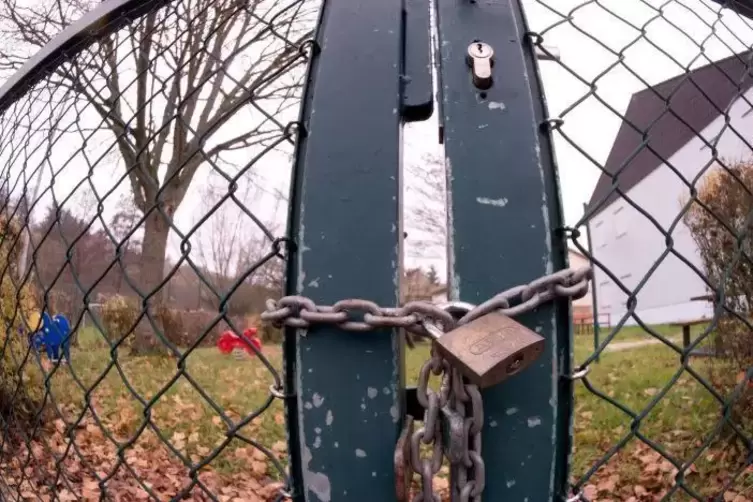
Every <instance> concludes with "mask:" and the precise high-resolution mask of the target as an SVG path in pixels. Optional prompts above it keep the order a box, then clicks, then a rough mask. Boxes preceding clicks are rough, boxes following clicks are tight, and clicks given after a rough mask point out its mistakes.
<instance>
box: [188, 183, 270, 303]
mask: <svg viewBox="0 0 753 502" xmlns="http://www.w3.org/2000/svg"><path fill="white" fill-rule="evenodd" d="M222 195H224V191H223V190H222V189H218V188H216V187H212V186H211V185H209V186H206V187H205V188H204V190H203V197H202V200H203V201H204V209H205V211H206V212H210V211H211V212H212V215H211V216H210V218H209V219H208V220H207V221H206V222H205V223H204V224H203V225H202V226H201V227H200V228H199V230H198V231H197V243H196V247H197V248H198V256H199V260H200V264H201V267H202V269H203V273H202V275H203V278H204V280H205V281H206V282H207V283H208V284H209V285H210V286H211V288H212V289H213V290H214V291H216V292H217V293H219V295H218V294H215V293H214V292H212V291H210V290H209V288H202V295H201V297H202V301H203V302H204V303H206V304H209V305H210V306H211V307H212V308H218V307H219V306H220V302H221V301H222V300H223V297H224V296H225V295H227V294H229V293H231V289H232V288H233V286H234V285H235V284H236V283H240V285H239V286H238V288H237V289H236V290H235V291H234V292H232V297H231V301H230V302H228V305H229V311H230V313H231V314H233V315H237V314H248V313H251V312H253V311H256V310H260V309H261V308H263V302H264V300H265V299H266V297H267V296H269V295H270V294H273V295H274V294H279V293H280V291H281V286H282V279H283V277H282V276H283V261H282V260H281V259H279V258H277V257H273V258H271V259H267V260H266V261H265V258H266V257H267V256H268V255H269V253H270V252H271V250H272V237H271V236H272V235H277V231H278V230H279V229H278V227H279V224H277V223H276V222H275V221H274V220H275V218H274V217H275V215H276V214H277V213H278V209H279V206H280V204H281V203H282V200H281V198H280V197H279V196H277V197H274V202H273V203H271V204H266V207H265V209H266V211H265V212H266V213H268V218H267V219H268V220H269V221H268V222H267V223H266V225H265V228H262V227H260V226H258V225H257V224H256V223H255V222H253V221H252V220H251V219H250V218H248V217H247V216H245V214H244V213H243V211H241V210H240V209H239V207H238V206H237V205H236V203H235V202H234V201H233V200H231V199H228V200H226V201H225V202H224V203H223V204H222V205H221V206H220V207H219V208H217V209H213V208H214V205H215V203H216V202H217V201H218V200H219V199H220V198H221V197H222ZM235 195H236V197H235V198H236V199H237V200H240V201H242V202H244V205H248V204H250V201H252V200H254V199H256V198H258V197H260V196H262V194H261V190H260V189H258V188H257V187H256V186H255V185H254V184H251V183H247V184H246V185H245V187H244V189H243V190H242V191H240V193H238V192H236V194H235ZM273 206H274V207H273ZM250 270H254V272H253V273H252V274H250V275H248V276H247V273H248V271H250Z"/></svg>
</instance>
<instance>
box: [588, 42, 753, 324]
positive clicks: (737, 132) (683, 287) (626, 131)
mask: <svg viewBox="0 0 753 502" xmlns="http://www.w3.org/2000/svg"><path fill="white" fill-rule="evenodd" d="M749 57H750V56H749V55H748V54H743V55H735V56H732V57H730V58H727V59H724V60H721V61H716V62H714V63H712V64H709V65H706V66H703V67H700V68H696V69H694V70H692V71H690V72H689V73H688V74H682V75H679V76H677V77H675V78H672V79H670V80H667V81H665V82H662V83H659V84H657V85H654V86H653V87H651V88H647V89H644V90H642V91H640V92H638V93H636V94H634V95H633V97H632V98H631V100H630V103H629V105H628V108H627V110H626V111H625V114H624V122H623V123H622V126H621V127H620V129H619V131H618V133H617V136H616V138H615V141H614V144H613V145H612V149H611V151H610V153H609V156H608V157H607V161H606V163H605V166H604V170H605V172H604V173H603V174H602V175H601V178H600V179H599V180H598V182H597V184H596V188H595V189H594V192H593V195H592V196H591V201H590V203H589V207H588V209H589V211H591V212H592V213H593V215H592V216H591V218H590V222H589V223H590V231H591V243H592V247H593V249H592V250H591V252H592V253H593V255H594V257H595V258H596V260H598V261H599V262H600V263H601V264H603V266H604V267H605V268H606V269H608V270H609V271H610V272H611V273H612V274H613V276H614V277H609V276H608V275H607V274H605V273H604V272H603V271H601V270H598V269H596V270H595V278H594V284H595V286H596V289H597V301H598V310H599V313H600V314H601V313H602V312H604V313H610V314H611V318H612V322H614V323H616V322H618V321H619V320H620V319H621V318H622V317H623V316H624V314H625V313H626V312H627V300H628V294H627V293H626V292H625V291H624V289H623V287H624V288H626V289H627V290H629V291H633V290H634V288H636V287H637V286H638V285H639V284H640V283H641V281H643V279H644V277H646V274H648V273H649V272H651V276H650V278H649V279H648V281H647V282H646V283H645V284H643V286H642V288H641V289H640V291H639V292H638V293H637V294H636V300H637V303H636V305H635V312H636V313H637V314H638V316H640V318H641V320H642V321H643V322H646V323H649V324H662V323H670V322H680V321H693V320H697V319H701V318H704V317H708V316H710V314H711V306H710V304H709V303H708V302H705V301H698V300H697V298H699V297H702V296H704V295H706V294H707V290H706V285H705V283H704V281H703V280H702V279H701V278H700V277H699V276H698V274H697V273H696V272H695V271H693V269H692V268H691V267H690V266H688V264H687V263H685V262H684V261H683V260H681V259H679V258H678V257H677V256H675V254H674V253H677V254H679V255H681V256H682V257H683V258H684V259H685V260H687V262H688V263H690V264H691V265H692V266H694V267H696V268H697V269H699V270H703V265H702V262H701V258H700V254H699V253H698V248H697V246H696V244H695V242H694V241H693V238H692V236H691V234H690V230H689V229H688V227H687V226H686V225H685V224H684V222H683V221H682V218H681V216H682V205H683V203H684V202H685V201H687V200H688V198H689V197H690V188H689V186H688V183H691V182H693V180H695V179H696V178H697V177H698V176H699V175H702V172H703V170H704V169H707V168H708V167H709V166H712V168H713V165H714V163H715V162H717V161H718V159H724V160H726V161H733V162H734V161H738V160H745V159H750V158H751V157H752V156H753V152H752V151H751V149H750V147H749V146H748V144H749V143H748V142H749V141H750V138H751V137H753V107H752V106H751V103H753V91H752V90H751V87H752V86H753V78H751V76H750V74H749V67H748V64H747V60H748V59H749ZM710 145H711V146H710ZM670 166H671V167H670ZM683 178H684V179H683ZM616 188H619V189H620V191H621V192H622V193H624V194H625V195H626V196H627V197H629V199H630V201H631V202H632V203H629V202H628V201H627V200H626V198H625V197H623V196H621V195H620V194H618V193H617V192H616ZM634 206H636V207H638V208H640V209H641V211H639V210H638V209H636V207H634ZM646 214H648V215H650V218H649V217H647V216H646ZM673 225H674V230H673V231H672V233H671V239H668V238H667V236H666V235H665V232H667V231H669V229H670V228H672V227H673ZM669 242H671V251H672V252H668V246H670V244H668V243H669ZM657 263H658V266H656V268H654V267H655V265H656V264H657ZM618 282H619V284H618ZM627 322H628V323H629V324H634V323H635V320H634V319H632V318H629V319H628V320H627Z"/></svg>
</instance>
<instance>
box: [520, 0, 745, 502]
mask: <svg viewBox="0 0 753 502" xmlns="http://www.w3.org/2000/svg"><path fill="white" fill-rule="evenodd" d="M525 6H526V14H527V17H528V21H529V29H530V32H529V33H528V38H529V40H530V41H531V43H532V44H533V45H534V46H535V48H536V50H537V51H538V52H539V53H540V54H543V55H545V56H546V59H547V60H548V61H547V62H546V63H542V64H541V71H542V73H543V78H544V81H545V83H552V82H556V85H551V86H546V90H547V100H548V104H549V108H550V114H551V115H550V116H551V118H550V119H549V120H548V121H547V122H546V123H545V124H544V126H546V127H548V129H549V130H550V131H551V133H552V136H553V138H554V141H555V146H556V148H557V154H558V164H559V170H560V177H561V179H563V180H564V181H563V185H564V188H563V191H564V192H565V199H566V203H567V198H568V191H569V190H570V191H575V190H577V189H575V188H573V186H572V185H569V183H571V182H569V181H568V180H569V179H572V180H586V179H589V180H593V182H595V188H594V190H593V192H592V194H591V195H590V201H589V202H588V203H587V204H585V206H584V207H585V209H584V212H583V213H582V216H579V217H578V218H569V221H576V220H577V223H575V224H572V225H571V226H570V227H568V228H567V229H565V230H566V233H567V236H568V241H569V243H571V244H572V246H573V247H574V248H575V249H577V251H578V252H579V253H581V254H582V255H584V256H585V259H586V260H587V261H588V262H590V263H592V264H593V265H594V275H595V278H594V288H595V290H596V294H595V295H594V297H593V302H594V303H593V310H592V312H591V316H592V317H593V318H596V319H603V317H600V316H605V315H607V316H609V318H610V319H611V323H610V325H609V326H606V327H604V326H602V333H604V332H605V329H606V333H607V334H606V336H604V337H603V338H601V339H600V340H599V339H597V344H596V348H595V350H591V349H590V348H589V347H588V343H586V344H582V343H579V342H578V339H581V340H582V339H583V338H584V337H583V336H576V337H575V340H576V343H575V358H576V361H575V362H576V363H577V364H578V372H577V375H578V376H579V377H580V379H581V380H582V384H578V385H577V386H576V401H575V406H576V407H575V415H574V423H575V439H574V452H575V453H574V457H573V458H574V463H573V466H572V470H571V482H572V493H571V495H570V496H569V497H570V498H568V500H572V501H574V500H592V501H593V500H607V499H609V500H614V499H619V500H628V499H629V500H699V501H700V500H739V501H743V500H749V499H750V498H751V496H752V495H751V491H750V473H751V462H752V461H753V442H751V438H752V437H753V436H752V433H753V429H751V423H752V422H751V419H753V414H751V408H750V402H751V401H750V398H751V386H750V379H751V376H753V359H751V357H750V355H751V352H750V348H749V347H750V340H751V338H750V337H751V333H753V326H752V325H751V323H750V315H749V307H748V306H749V300H750V298H751V297H750V296H749V292H750V289H749V288H750V286H749V284H750V282H749V278H748V271H749V270H750V264H751V257H750V222H751V215H753V210H752V209H753V207H751V204H750V200H751V199H750V197H751V194H753V192H751V189H753V184H751V181H753V178H751V177H750V174H749V173H750V172H751V170H750V168H751V160H750V159H751V155H752V154H753V145H751V143H750V137H751V136H750V132H751V124H750V118H749V115H750V110H751V106H753V102H751V97H753V96H752V95H751V92H750V89H751V84H752V83H753V81H751V76H752V75H753V74H752V73H751V68H752V66H751V47H753V17H752V15H753V10H751V5H749V3H748V2H742V1H724V0H720V1H705V0H702V1H695V0H669V1H651V0H631V1H619V2H617V1H609V0H591V1H566V2H555V1H550V0H534V1H530V2H525ZM549 61H551V62H549ZM550 79H551V80H550ZM584 192H585V191H584ZM582 196H583V197H582V198H584V199H588V198H589V197H588V193H583V194H582ZM579 209H580V208H573V207H571V208H570V209H569V210H570V212H571V214H570V216H571V217H572V216H575V215H576V213H580V211H579ZM567 211H568V208H567V207H566V212H567ZM597 307H598V314H597V313H596V308H597ZM694 327H695V331H696V333H693V335H692V336H687V334H688V333H691V331H692V330H693V329H694ZM681 332H684V333H685V335H686V337H687V338H689V340H687V339H686V340H685V344H683V341H682V339H681V338H679V334H680V333H681ZM688 342H689V343H688ZM704 347H705V348H706V350H700V349H702V348H704ZM709 348H710V349H713V350H709ZM701 355H703V356H706V357H700V356H701ZM589 370H590V371H589Z"/></svg>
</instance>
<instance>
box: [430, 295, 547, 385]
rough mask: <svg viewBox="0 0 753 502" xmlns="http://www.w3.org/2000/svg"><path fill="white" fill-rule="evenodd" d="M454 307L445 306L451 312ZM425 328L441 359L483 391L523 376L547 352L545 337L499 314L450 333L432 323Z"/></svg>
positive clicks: (496, 313) (482, 317)
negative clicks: (525, 370) (516, 375)
mask: <svg viewBox="0 0 753 502" xmlns="http://www.w3.org/2000/svg"><path fill="white" fill-rule="evenodd" d="M463 305H466V304H463ZM454 307H455V305H453V304H448V305H446V306H443V308H445V309H446V310H448V311H449V310H451V309H452V308H454ZM423 326H424V328H425V329H426V331H427V332H428V333H429V334H430V335H431V337H432V338H433V341H434V346H435V348H436V350H437V351H438V352H439V355H441V356H442V357H444V358H445V359H446V360H447V361H448V362H449V363H450V365H451V366H452V367H453V368H457V369H458V370H459V371H460V373H462V374H463V376H465V377H466V378H467V379H468V380H469V381H470V383H472V384H475V385H478V386H479V387H481V388H484V387H489V386H492V385H496V384H498V383H500V382H502V381H503V380H505V379H507V378H508V377H511V376H513V375H515V374H517V373H519V372H520V371H522V370H523V369H525V368H527V367H528V366H530V365H531V364H532V363H533V362H534V361H536V359H538V358H539V356H540V355H541V353H542V352H543V351H544V339H543V338H542V337H541V336H539V335H538V334H537V333H535V332H534V331H531V330H530V329H528V328H526V327H525V326H523V325H522V324H520V323H519V322H517V321H515V320H513V319H511V318H509V317H508V316H506V315H504V314H500V313H499V312H491V313H489V314H486V315H483V316H481V317H479V318H478V319H475V320H473V321H471V322H469V323H467V324H463V325H462V326H458V327H457V328H455V329H453V330H451V331H449V332H447V333H444V332H443V331H442V329H441V328H439V326H437V325H436V324H434V323H432V322H430V321H425V322H424V323H423Z"/></svg>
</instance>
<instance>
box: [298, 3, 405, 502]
mask: <svg viewBox="0 0 753 502" xmlns="http://www.w3.org/2000/svg"><path fill="white" fill-rule="evenodd" d="M400 8H401V2H400V0H383V1H380V2H370V1H368V0H327V1H326V2H325V6H324V11H323V16H322V18H321V23H320V29H319V32H318V35H317V40H318V42H319V45H320V48H321V52H320V53H319V54H318V56H317V57H316V58H315V60H314V62H313V64H312V66H311V68H310V73H309V80H308V85H307V89H306V97H305V101H304V110H303V114H302V122H303V124H304V126H305V129H306V131H308V134H307V136H306V137H305V139H303V140H301V141H300V143H299V145H298V153H297V161H296V177H295V180H296V181H295V187H294V193H293V197H292V204H291V206H292V208H293V209H292V218H291V220H292V228H291V235H292V236H293V237H294V239H295V241H296V243H297V247H298V251H297V252H296V253H295V255H294V260H293V263H292V269H291V270H290V272H291V274H290V275H289V281H288V293H293V294H302V295H306V296H308V297H310V298H312V299H313V300H314V301H315V302H317V303H319V304H329V305H331V304H333V303H334V302H336V301H338V300H341V299H347V298H353V297H358V298H367V299H369V300H371V301H374V302H376V303H378V304H380V305H395V304H396V302H397V300H398V286H397V284H398V280H397V279H398V277H399V275H398V271H399V265H400V256H401V249H400V243H401V236H402V232H401V228H400V225H399V224H398V223H397V222H398V221H399V206H398V204H399V197H398V195H399V192H398V191H399V166H400V155H399V144H398V140H399V130H400V129H399V128H400V117H399V116H398V114H397V113H396V110H397V109H398V107H399V100H398V96H399V73H398V72H399V68H400V65H399V57H400V37H399V29H400ZM286 336H287V337H288V341H287V343H286V346H285V349H286V354H285V356H286V365H287V369H288V371H289V372H290V373H289V374H290V375H291V376H290V377H289V380H288V384H289V386H290V385H291V384H292V386H293V387H294V388H295V390H296V394H297V395H296V398H295V400H294V402H293V403H291V404H290V405H289V406H288V420H289V423H290V426H291V427H292V428H293V432H292V434H291V441H293V442H294V444H292V445H291V450H292V451H298V452H299V455H298V456H294V457H293V459H292V460H293V473H294V475H295V474H298V475H299V478H300V479H298V484H297V486H296V488H297V492H298V493H300V494H301V495H300V496H298V497H297V499H296V500H304V499H305V500H307V501H321V502H330V501H332V502H334V501H346V500H347V501H352V500H359V501H365V502H369V501H374V502H376V501H379V502H382V501H384V500H390V499H391V498H394V482H393V468H392V455H393V450H394V444H395V442H396V441H397V436H398V432H399V431H398V428H399V418H400V406H399V402H400V397H401V395H400V393H399V388H400V385H399V378H400V376H401V372H400V347H399V344H398V342H397V337H396V336H395V335H394V333H393V332H392V331H391V330H381V331H377V332H372V333H352V332H342V331H339V330H337V329H333V328H329V327H328V328H317V329H311V330H309V331H308V332H303V331H295V330H288V332H287V333H286Z"/></svg>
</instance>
